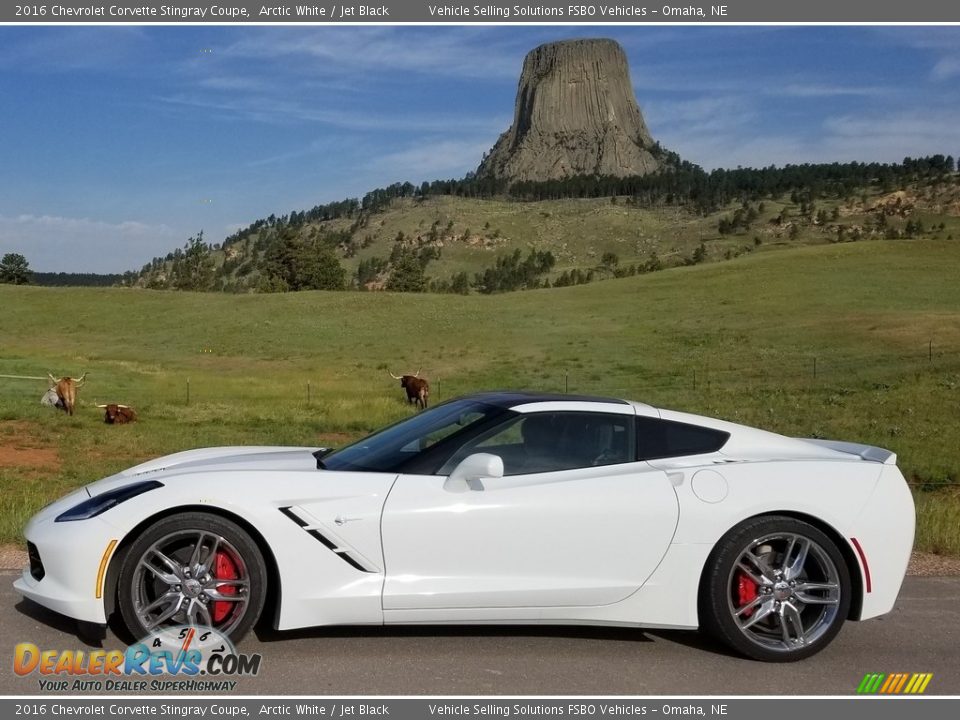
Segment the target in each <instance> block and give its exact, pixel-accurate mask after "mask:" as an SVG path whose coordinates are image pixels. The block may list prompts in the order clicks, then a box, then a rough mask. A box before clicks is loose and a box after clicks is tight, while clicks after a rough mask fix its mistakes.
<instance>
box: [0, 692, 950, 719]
mask: <svg viewBox="0 0 960 720" xmlns="http://www.w3.org/2000/svg"><path fill="white" fill-rule="evenodd" d="M951 708H953V709H952V710H951ZM958 709H960V699H956V698H952V699H947V698H940V699H935V698H921V697H912V698H907V697H899V698H893V697H891V698H834V699H803V698H790V699H776V698H756V699H743V698H731V699H726V698H709V699H704V698H697V699H690V698H668V699H665V698H615V699H610V698H606V699H604V698H579V697H578V698H569V699H565V700H560V699H539V698H527V699H515V698H511V699H505V698H452V699H451V698H443V699H429V698H400V699H396V698H394V699H389V698H387V699H384V698H370V699H369V700H357V699H356V698H330V697H316V698H298V699H290V700H288V699H284V698H275V697H264V698H263V699H257V700H249V699H243V700H232V699H230V698H226V697H225V698H182V697H180V698H171V699H164V698H144V699H131V698H124V699H120V698H116V699H104V698H97V699H91V700H86V699H72V698H64V699H62V700H61V699H56V698H42V699H25V698H22V699H15V698H4V699H2V700H0V713H2V716H3V717H10V718H12V717H16V716H21V717H22V716H36V717H44V718H52V717H85V718H90V717H116V716H120V717H128V718H131V717H138V718H139V717H161V716H162V717H173V718H215V719H216V720H238V719H240V718H243V719H245V720H248V719H249V718H259V717H270V718H276V717H284V718H291V719H292V718H314V719H316V720H367V719H368V718H371V719H372V718H390V719H391V720H430V718H437V719H438V720H463V718H477V717H479V718H484V719H485V720H489V719H490V718H497V719H499V718H510V719H511V720H518V719H519V720H530V719H531V718H535V719H536V720H540V719H541V718H564V720H566V718H571V717H572V718H575V720H596V719H606V718H618V719H620V720H624V719H626V718H630V719H631V720H640V718H643V720H649V719H650V718H654V719H657V718H662V717H668V718H669V717H675V716H683V717H689V716H694V717H712V718H716V719H717V720H769V718H771V717H775V718H777V719H778V720H809V718H811V717H843V718H853V719H854V720H856V719H858V718H866V717H869V718H870V720H902V718H903V717H905V716H907V715H909V717H910V718H911V720H942V719H943V718H947V717H956V712H957V710H958Z"/></svg>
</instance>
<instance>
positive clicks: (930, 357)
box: [927, 340, 933, 362]
mask: <svg viewBox="0 0 960 720" xmlns="http://www.w3.org/2000/svg"><path fill="white" fill-rule="evenodd" d="M927 360H928V361H929V362H933V340H930V341H929V342H928V343H927Z"/></svg>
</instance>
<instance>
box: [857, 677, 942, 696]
mask: <svg viewBox="0 0 960 720" xmlns="http://www.w3.org/2000/svg"><path fill="white" fill-rule="evenodd" d="M932 679H933V673H890V674H887V673H867V674H866V675H864V676H863V680H861V681H860V684H859V685H858V686H857V694H859V695H875V694H880V695H920V694H922V693H923V692H924V691H926V689H927V685H929V684H930V681H931V680H932Z"/></svg>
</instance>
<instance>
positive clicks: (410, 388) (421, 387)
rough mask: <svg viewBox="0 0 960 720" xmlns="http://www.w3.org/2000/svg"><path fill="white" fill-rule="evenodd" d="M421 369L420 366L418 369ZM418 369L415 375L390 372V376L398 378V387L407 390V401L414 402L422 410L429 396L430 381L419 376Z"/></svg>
mask: <svg viewBox="0 0 960 720" xmlns="http://www.w3.org/2000/svg"><path fill="white" fill-rule="evenodd" d="M422 369H423V368H420V370H422ZM420 370H417V374H416V375H394V374H393V373H390V377H392V378H393V379H394V380H399V381H400V387H402V388H403V389H404V390H406V391H407V402H408V403H416V404H417V407H418V408H420V409H421V410H424V409H426V407H427V400H428V399H429V397H430V383H429V382H427V379H426V378H422V377H420ZM387 372H389V370H388V371H387Z"/></svg>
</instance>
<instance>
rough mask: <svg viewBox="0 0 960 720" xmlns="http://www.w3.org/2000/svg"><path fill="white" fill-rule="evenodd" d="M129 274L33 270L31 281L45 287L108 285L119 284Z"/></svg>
mask: <svg viewBox="0 0 960 720" xmlns="http://www.w3.org/2000/svg"><path fill="white" fill-rule="evenodd" d="M129 275H130V274H129V273H126V274H119V273H114V274H109V275H101V274H99V273H64V272H59V273H52V272H34V273H33V274H32V276H31V282H32V283H33V284H34V285H44V286H46V287H69V286H75V287H76V286H79V287H110V286H111V285H118V284H120V282H121V281H122V280H123V279H124V277H125V276H129Z"/></svg>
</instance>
